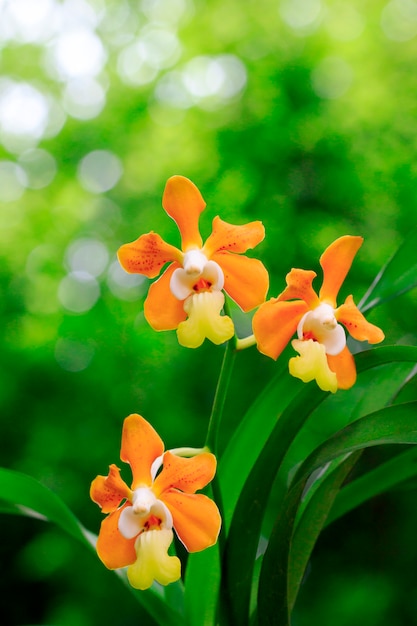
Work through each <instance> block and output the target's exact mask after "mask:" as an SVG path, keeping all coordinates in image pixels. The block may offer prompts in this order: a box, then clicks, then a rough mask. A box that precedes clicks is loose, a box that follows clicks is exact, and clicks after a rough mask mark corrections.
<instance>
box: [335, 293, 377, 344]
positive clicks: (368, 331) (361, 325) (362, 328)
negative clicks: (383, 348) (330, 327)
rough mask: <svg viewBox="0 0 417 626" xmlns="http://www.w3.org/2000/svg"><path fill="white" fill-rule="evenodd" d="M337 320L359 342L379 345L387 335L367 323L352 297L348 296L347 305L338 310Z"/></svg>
mask: <svg viewBox="0 0 417 626" xmlns="http://www.w3.org/2000/svg"><path fill="white" fill-rule="evenodd" d="M336 319H337V321H338V322H341V323H342V324H343V325H344V326H346V328H347V330H348V331H349V334H350V335H352V337H353V338H354V339H357V340H358V341H369V343H379V342H380V341H383V339H384V337H385V335H384V333H383V332H382V330H381V329H380V328H378V326H375V325H374V324H370V323H369V322H367V321H366V319H365V318H364V316H363V315H362V313H361V312H360V311H359V309H358V307H357V306H356V304H355V303H354V301H353V297H352V296H348V297H347V298H346V300H345V303H344V304H342V305H341V306H340V307H339V308H338V309H336Z"/></svg>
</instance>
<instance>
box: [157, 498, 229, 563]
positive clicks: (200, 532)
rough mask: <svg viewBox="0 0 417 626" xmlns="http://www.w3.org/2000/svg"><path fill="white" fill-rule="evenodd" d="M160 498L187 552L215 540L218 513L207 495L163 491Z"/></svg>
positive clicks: (219, 521) (206, 546)
mask: <svg viewBox="0 0 417 626" xmlns="http://www.w3.org/2000/svg"><path fill="white" fill-rule="evenodd" d="M161 500H162V501H163V502H164V503H165V504H166V506H167V507H168V508H169V510H170V511H171V513H172V518H173V520H174V528H175V531H176V533H177V535H178V537H179V538H180V540H181V541H182V543H183V544H184V546H185V547H186V548H187V550H188V552H199V551H200V550H204V549H205V548H209V547H210V546H212V545H214V544H215V543H216V541H217V537H218V535H219V532H220V525H221V518H220V513H219V510H218V508H217V506H216V505H215V503H214V502H213V500H210V498H208V497H207V496H205V495H203V494H201V493H197V494H190V493H182V492H181V491H176V490H174V489H172V490H170V491H165V492H164V494H163V496H161Z"/></svg>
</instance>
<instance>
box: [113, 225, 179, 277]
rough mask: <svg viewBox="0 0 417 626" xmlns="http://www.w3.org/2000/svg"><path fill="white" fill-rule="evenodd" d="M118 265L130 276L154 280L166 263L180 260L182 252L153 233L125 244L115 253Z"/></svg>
mask: <svg viewBox="0 0 417 626" xmlns="http://www.w3.org/2000/svg"><path fill="white" fill-rule="evenodd" d="M117 256H118V258H119V262H120V265H121V266H122V267H123V269H124V270H126V272H129V273H130V274H143V276H147V277H148V278H155V276H158V275H159V274H160V272H161V269H162V267H163V266H164V265H165V263H168V261H179V262H181V260H182V252H181V250H178V248H176V247H175V246H171V245H170V244H169V243H166V242H165V241H164V240H163V239H162V237H160V236H159V235H157V234H156V233H154V232H151V233H147V234H146V235H141V236H140V237H139V239H136V241H132V243H125V244H124V245H123V246H121V247H120V248H119V250H118V251H117Z"/></svg>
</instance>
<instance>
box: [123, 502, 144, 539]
mask: <svg viewBox="0 0 417 626" xmlns="http://www.w3.org/2000/svg"><path fill="white" fill-rule="evenodd" d="M118 528H119V532H120V534H121V535H122V536H123V537H124V538H125V539H133V538H134V537H137V536H138V535H139V533H140V532H141V531H142V530H143V518H142V517H139V515H137V514H136V513H135V512H134V510H133V507H131V506H128V507H126V508H124V509H123V511H122V512H121V513H120V517H119V524H118Z"/></svg>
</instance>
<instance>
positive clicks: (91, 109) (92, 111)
mask: <svg viewBox="0 0 417 626" xmlns="http://www.w3.org/2000/svg"><path fill="white" fill-rule="evenodd" d="M105 103H106V94H105V91H104V89H103V87H102V86H101V85H100V83H99V82H97V81H96V80H94V78H89V77H84V78H76V79H74V80H71V81H69V82H68V83H67V84H66V86H65V90H64V94H63V105H64V109H65V110H66V112H67V113H68V114H69V115H71V117H74V118H76V119H80V120H90V119H93V118H94V117H97V115H99V113H101V111H102V110H103V107H104V105H105Z"/></svg>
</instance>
